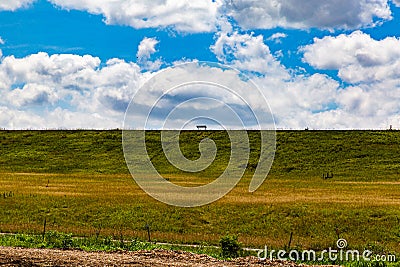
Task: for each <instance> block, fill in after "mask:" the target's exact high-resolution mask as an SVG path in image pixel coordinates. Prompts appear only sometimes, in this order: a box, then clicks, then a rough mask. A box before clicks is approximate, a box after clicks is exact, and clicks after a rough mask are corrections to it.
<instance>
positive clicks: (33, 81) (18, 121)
mask: <svg viewBox="0 0 400 267" xmlns="http://www.w3.org/2000/svg"><path fill="white" fill-rule="evenodd" d="M100 63H101V61H100V59H99V58H96V57H93V56H89V55H85V56H78V55H67V54H62V55H51V56H50V55H48V54H47V53H38V54H33V55H30V56H27V57H24V58H15V57H13V56H9V57H5V58H3V59H2V61H1V62H0V106H2V107H3V110H4V112H2V113H1V115H0V121H1V122H2V125H1V126H2V127H11V128H13V127H17V126H18V127H20V128H32V127H33V128H35V127H36V128H57V127H72V128H79V127H82V128H91V127H95V126H96V127H99V128H112V127H121V126H122V119H123V114H124V111H125V109H126V107H127V105H128V103H129V101H130V99H131V97H132V95H133V94H134V92H135V91H136V90H137V88H138V87H139V86H140V84H142V83H143V82H144V81H145V80H146V79H148V78H147V77H148V76H149V74H147V73H141V71H140V68H139V66H137V65H136V64H134V63H129V62H125V61H123V60H119V59H111V60H109V61H108V62H106V63H105V64H104V65H102V66H101V65H100ZM62 112H65V114H64V115H63V114H62ZM68 114H69V115H68ZM29 116H31V117H32V120H30V121H29V122H27V121H28V120H26V119H25V118H27V117H29ZM39 118H42V119H39ZM60 118H62V119H61V120H58V119H60ZM11 120H12V121H11ZM73 122H75V125H74V123H73Z"/></svg>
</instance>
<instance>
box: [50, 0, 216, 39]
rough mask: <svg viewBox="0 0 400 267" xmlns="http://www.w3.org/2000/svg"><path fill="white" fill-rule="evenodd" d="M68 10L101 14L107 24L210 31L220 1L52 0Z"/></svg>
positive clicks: (184, 30)
mask: <svg viewBox="0 0 400 267" xmlns="http://www.w3.org/2000/svg"><path fill="white" fill-rule="evenodd" d="M49 1H50V2H52V3H54V4H56V5H57V6H60V7H62V8H65V9H77V10H84V11H87V12H89V13H92V14H101V15H103V16H104V17H105V22H106V23H107V24H120V25H129V26H132V27H134V28H158V27H161V28H173V29H175V30H177V31H182V32H211V31H214V30H216V25H217V24H218V23H217V21H218V17H219V15H218V10H219V7H220V6H221V2H220V1H212V0H155V1H141V0H104V1H98V0H86V1H81V0H49Z"/></svg>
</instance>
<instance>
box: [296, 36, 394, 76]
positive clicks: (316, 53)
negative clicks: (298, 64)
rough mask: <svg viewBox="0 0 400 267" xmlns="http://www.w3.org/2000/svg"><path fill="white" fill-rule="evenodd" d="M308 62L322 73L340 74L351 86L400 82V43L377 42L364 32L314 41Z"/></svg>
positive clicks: (391, 40)
mask: <svg viewBox="0 0 400 267" xmlns="http://www.w3.org/2000/svg"><path fill="white" fill-rule="evenodd" d="M302 50H303V52H304V61H305V62H307V63H309V64H311V65H312V66H313V67H315V68H318V69H333V70H338V71H339V77H340V78H341V79H343V80H344V81H346V82H349V83H371V82H380V81H385V80H393V79H394V80H399V81H400V39H398V38H395V37H387V38H386V39H383V40H380V41H378V40H374V39H372V38H371V37H370V36H369V35H368V34H365V33H362V32H360V31H356V32H353V33H352V34H350V35H345V34H342V35H339V36H337V37H332V36H327V37H324V38H322V39H314V43H313V44H311V45H308V46H305V47H304V48H303V49H302Z"/></svg>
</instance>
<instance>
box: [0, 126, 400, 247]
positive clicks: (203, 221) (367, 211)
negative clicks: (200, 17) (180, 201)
mask: <svg viewBox="0 0 400 267" xmlns="http://www.w3.org/2000/svg"><path fill="white" fill-rule="evenodd" d="M204 137H209V138H212V139H213V140H214V141H215V142H216V144H217V147H218V148H219V150H218V154H217V160H216V161H215V162H214V163H213V164H212V165H211V166H210V167H209V168H208V169H206V170H205V171H203V172H202V173H200V174H197V175H196V174H189V173H184V172H181V171H180V170H178V169H176V168H174V167H172V166H170V165H169V164H168V162H167V161H166V159H165V156H164V155H163V154H162V153H161V148H160V143H159V138H160V132H157V131H150V132H147V139H148V143H147V145H148V150H149V154H150V155H151V158H152V161H153V163H154V164H155V165H156V166H157V168H158V170H159V171H160V172H161V173H162V174H163V175H164V176H165V177H167V178H168V179H170V181H172V182H177V183H180V182H183V183H184V182H185V181H188V180H189V179H190V180H191V181H193V180H194V181H197V182H200V183H205V182H209V181H210V180H212V179H215V178H216V177H217V176H218V174H219V173H220V172H221V170H223V169H224V167H225V166H226V164H227V161H228V157H229V151H230V143H229V141H228V140H227V136H226V133H224V132H219V131H207V132H198V131H187V132H183V133H182V135H181V148H182V150H183V153H184V154H185V155H186V156H187V157H188V158H192V159H195V158H196V157H198V156H199V152H198V143H199V141H200V140H201V139H202V138H204ZM249 137H250V141H251V157H250V160H249V164H248V170H247V173H246V175H245V177H244V178H243V179H242V180H241V181H240V183H239V184H238V186H237V187H236V188H235V189H234V190H232V192H230V193H229V194H228V195H227V196H225V197H224V198H222V199H221V200H219V201H217V202H215V203H212V204H210V205H206V206H203V207H199V208H192V209H188V208H178V207H171V206H167V205H165V204H163V203H159V202H157V201H155V200H154V199H152V198H151V197H149V196H147V195H146V194H145V193H144V192H143V191H142V190H141V189H140V188H139V187H138V186H137V185H136V184H135V182H134V181H133V179H132V177H131V176H130V174H129V172H128V170H127V167H126V165H125V161H124V156H123V151H122V145H121V132H120V131H0V206H1V207H2V208H1V209H0V232H1V231H9V232H36V233H40V232H41V231H42V228H43V221H44V219H45V218H46V221H47V229H49V230H57V231H61V232H71V233H73V234H75V235H86V236H87V235H89V236H93V235H97V234H100V235H109V234H111V235H115V236H120V235H124V236H125V237H137V238H139V239H146V238H147V237H146V235H147V231H146V228H145V225H147V224H149V225H150V227H151V232H152V238H153V239H157V240H159V241H177V242H188V243H202V242H206V243H211V244H216V243H217V242H218V240H219V238H220V237H221V236H223V235H225V234H228V233H229V234H238V235H239V239H240V241H241V242H243V243H244V244H245V245H247V246H256V247H264V245H268V246H269V247H272V248H282V247H284V246H285V245H286V244H287V243H288V239H289V236H290V233H293V241H292V243H291V245H292V246H295V247H299V248H300V247H302V248H314V249H323V248H327V247H329V246H334V244H335V242H336V240H337V238H338V237H341V238H346V239H347V240H348V242H349V245H350V247H352V248H360V249H362V248H366V247H368V248H370V249H373V250H375V251H386V252H387V251H389V252H390V251H395V252H397V253H400V249H399V247H398V244H399V242H400V178H399V177H400V176H399V172H400V164H399V161H400V149H399V147H400V146H399V145H400V132H398V131H278V132H277V151H276V157H275V161H274V164H273V166H272V169H271V172H270V175H269V176H268V179H267V180H266V181H265V182H264V184H263V185H262V186H261V187H260V188H259V189H258V190H257V191H256V192H254V193H248V191H247V189H248V185H249V181H250V175H251V173H252V172H253V171H254V167H255V166H256V165H255V164H256V162H257V160H258V155H259V142H260V141H259V132H249ZM326 172H333V174H334V178H333V179H329V180H324V179H322V175H323V174H324V173H326Z"/></svg>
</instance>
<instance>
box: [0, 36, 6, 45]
mask: <svg viewBox="0 0 400 267" xmlns="http://www.w3.org/2000/svg"><path fill="white" fill-rule="evenodd" d="M5 43H6V42H5V41H4V40H3V38H1V37H0V45H3V44H5Z"/></svg>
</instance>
